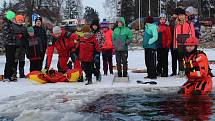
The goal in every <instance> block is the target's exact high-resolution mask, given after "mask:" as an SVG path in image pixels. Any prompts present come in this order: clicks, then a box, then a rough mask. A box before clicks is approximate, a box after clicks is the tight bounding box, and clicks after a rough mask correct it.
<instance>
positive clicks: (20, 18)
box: [16, 15, 25, 21]
mask: <svg viewBox="0 0 215 121" xmlns="http://www.w3.org/2000/svg"><path fill="white" fill-rule="evenodd" d="M16 21H25V17H24V16H23V15H17V16H16Z"/></svg>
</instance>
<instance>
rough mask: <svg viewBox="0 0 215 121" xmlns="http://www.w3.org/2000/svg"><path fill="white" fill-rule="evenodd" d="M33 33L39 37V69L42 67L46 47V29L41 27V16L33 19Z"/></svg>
mask: <svg viewBox="0 0 215 121" xmlns="http://www.w3.org/2000/svg"><path fill="white" fill-rule="evenodd" d="M34 34H35V36H36V37H39V39H40V41H41V45H42V46H41V53H40V54H41V61H40V65H39V67H40V70H42V68H43V60H44V58H45V54H46V49H47V45H48V44H47V35H46V30H45V28H44V27H43V20H42V18H41V17H37V18H36V20H35V26H34Z"/></svg>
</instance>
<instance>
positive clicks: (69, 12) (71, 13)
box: [64, 0, 80, 19]
mask: <svg viewBox="0 0 215 121" xmlns="http://www.w3.org/2000/svg"><path fill="white" fill-rule="evenodd" d="M78 7H79V6H78V3H77V0H66V7H65V10H64V19H78V18H80V16H79V11H78Z"/></svg>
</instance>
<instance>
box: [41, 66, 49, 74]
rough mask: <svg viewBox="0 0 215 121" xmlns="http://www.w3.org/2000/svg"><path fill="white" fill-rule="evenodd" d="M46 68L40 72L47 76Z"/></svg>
mask: <svg viewBox="0 0 215 121" xmlns="http://www.w3.org/2000/svg"><path fill="white" fill-rule="evenodd" d="M48 71H49V70H48V68H47V67H45V68H44V69H43V70H41V72H42V73H43V74H47V73H48Z"/></svg>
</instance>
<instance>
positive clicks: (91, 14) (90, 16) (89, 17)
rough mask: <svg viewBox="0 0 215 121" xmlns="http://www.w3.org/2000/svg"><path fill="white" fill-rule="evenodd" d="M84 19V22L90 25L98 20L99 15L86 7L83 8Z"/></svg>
mask: <svg viewBox="0 0 215 121" xmlns="http://www.w3.org/2000/svg"><path fill="white" fill-rule="evenodd" d="M84 19H85V20H86V22H87V23H91V22H92V20H95V19H96V20H99V14H98V12H97V11H96V10H95V9H93V8H91V7H89V6H86V7H85V13H84Z"/></svg>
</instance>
